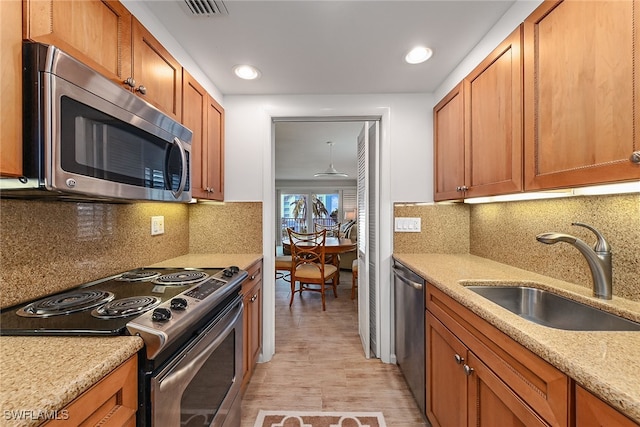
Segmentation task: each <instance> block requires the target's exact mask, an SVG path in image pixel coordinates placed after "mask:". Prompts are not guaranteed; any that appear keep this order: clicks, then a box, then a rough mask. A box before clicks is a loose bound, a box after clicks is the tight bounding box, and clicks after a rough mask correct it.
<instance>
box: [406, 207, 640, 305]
mask: <svg viewBox="0 0 640 427" xmlns="http://www.w3.org/2000/svg"><path fill="white" fill-rule="evenodd" d="M394 211H395V215H396V216H411V217H420V218H422V232H421V233H394V252H396V253H412V252H415V253H426V252H435V253H451V252H457V251H456V249H460V252H464V251H465V250H464V248H465V245H464V241H463V240H464V238H465V237H464V230H467V232H468V234H467V238H468V240H469V241H468V243H467V245H468V246H466V247H467V248H468V249H467V250H468V252H469V253H471V254H473V255H477V256H480V257H483V258H489V259H492V260H495V261H498V262H501V263H504V264H508V265H512V266H515V267H519V268H522V269H524V270H528V271H533V272H535V273H539V274H543V275H545V276H550V277H554V278H557V279H561V280H564V281H567V282H571V283H576V284H578V285H581V286H584V287H587V288H591V287H592V282H591V275H590V272H589V268H588V265H587V263H586V261H585V260H584V257H583V256H582V255H581V254H580V253H579V252H578V251H577V250H576V249H575V248H574V247H572V246H571V245H568V244H566V243H558V244H555V245H545V244H542V243H540V242H538V241H537V240H536V239H535V237H536V235H538V234H540V233H545V232H551V231H553V232H559V233H566V234H571V235H573V236H576V237H578V238H580V239H582V240H584V241H585V242H587V243H588V244H589V245H592V244H593V243H594V242H595V236H593V234H592V233H591V232H590V231H588V230H586V229H584V228H581V227H575V226H571V223H572V222H583V223H587V224H589V225H591V226H593V227H595V228H596V229H598V230H599V231H600V232H601V233H602V234H603V235H604V236H605V238H606V239H607V241H608V242H609V243H610V244H611V247H612V253H613V293H614V295H616V296H619V297H624V298H628V299H632V300H635V301H640V195H638V194H629V195H612V196H590V197H570V198H561V199H551V200H537V201H523V202H509V203H492V204H480V205H462V204H458V205H424V206H419V205H413V206H402V205H399V204H398V205H396V206H395V209H394ZM461 240H462V242H461Z"/></svg>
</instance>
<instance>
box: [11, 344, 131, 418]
mask: <svg viewBox="0 0 640 427" xmlns="http://www.w3.org/2000/svg"><path fill="white" fill-rule="evenodd" d="M142 346H143V342H142V339H141V338H139V337H7V336H3V337H0V363H1V366H0V408H1V410H2V414H1V415H0V416H1V417H2V422H1V423H0V424H2V425H3V426H36V425H38V424H40V423H42V422H43V421H44V420H45V418H44V415H43V411H48V412H49V413H51V412H50V411H56V410H60V409H62V408H64V407H65V406H66V405H67V404H69V403H70V402H71V401H72V400H73V399H75V398H76V397H78V396H79V395H80V394H82V393H83V392H84V391H86V390H87V389H89V388H90V387H91V386H92V385H93V384H95V383H97V382H98V381H99V380H100V379H102V378H103V377H104V376H105V375H107V374H108V373H109V372H111V371H113V370H114V369H115V368H117V367H118V366H119V365H121V364H122V363H124V362H125V361H126V360H127V359H129V358H130V357H131V356H133V355H134V354H136V353H137V352H138V350H140V349H141V348H142Z"/></svg>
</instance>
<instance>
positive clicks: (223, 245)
mask: <svg viewBox="0 0 640 427" xmlns="http://www.w3.org/2000/svg"><path fill="white" fill-rule="evenodd" d="M189 235H190V239H189V252H190V253H227V254H249V253H256V254H260V253H262V202H233V203H226V202H225V203H211V204H209V203H198V204H197V205H190V206H189Z"/></svg>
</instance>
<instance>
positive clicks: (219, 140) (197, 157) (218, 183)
mask: <svg viewBox="0 0 640 427" xmlns="http://www.w3.org/2000/svg"><path fill="white" fill-rule="evenodd" d="M182 93H183V95H182V96H183V99H182V102H183V103H182V123H183V124H184V125H185V126H186V127H188V128H189V129H191V131H193V139H192V141H191V167H192V174H191V192H192V195H193V197H194V198H201V199H210V200H219V201H222V200H224V181H223V179H224V162H223V160H224V159H223V156H224V109H223V108H222V107H221V106H220V105H219V104H218V103H217V102H216V101H215V100H214V99H213V98H212V97H211V95H209V94H208V93H207V92H206V91H205V90H204V88H203V87H202V86H201V85H200V84H199V83H198V82H197V81H196V80H195V79H194V78H193V77H192V76H191V75H190V74H189V73H188V72H187V71H186V70H185V71H184V72H183V88H182Z"/></svg>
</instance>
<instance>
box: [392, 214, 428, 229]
mask: <svg viewBox="0 0 640 427" xmlns="http://www.w3.org/2000/svg"><path fill="white" fill-rule="evenodd" d="M421 225H422V224H421V222H420V218H404V217H401V218H395V225H394V231H396V232H398V233H419V232H420V231H421Z"/></svg>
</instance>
